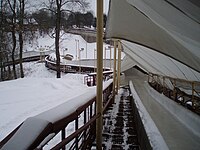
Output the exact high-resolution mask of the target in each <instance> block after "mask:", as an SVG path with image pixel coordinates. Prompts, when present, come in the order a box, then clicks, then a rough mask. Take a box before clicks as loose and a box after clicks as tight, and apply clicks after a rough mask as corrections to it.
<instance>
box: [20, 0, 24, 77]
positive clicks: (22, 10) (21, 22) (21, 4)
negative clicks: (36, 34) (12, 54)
mask: <svg viewBox="0 0 200 150" xmlns="http://www.w3.org/2000/svg"><path fill="white" fill-rule="evenodd" d="M24 8H25V1H24V0H19V65H20V76H21V78H23V77H24V71H23V65H22V54H23V31H24Z"/></svg>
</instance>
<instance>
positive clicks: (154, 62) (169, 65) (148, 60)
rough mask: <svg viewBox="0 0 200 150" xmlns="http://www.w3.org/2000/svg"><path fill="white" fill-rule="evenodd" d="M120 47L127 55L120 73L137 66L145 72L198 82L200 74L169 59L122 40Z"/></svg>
mask: <svg viewBox="0 0 200 150" xmlns="http://www.w3.org/2000/svg"><path fill="white" fill-rule="evenodd" d="M122 46H123V50H124V52H125V53H126V54H127V55H128V57H125V58H124V60H123V61H122V71H125V70H127V69H129V68H131V67H132V66H135V65H138V66H140V67H141V68H143V69H144V70H146V71H147V72H152V73H155V74H160V75H164V76H170V77H173V78H179V79H185V80H190V81H200V73H198V72H197V71H195V70H193V69H191V68H189V67H187V66H186V65H184V64H182V63H180V62H178V61H176V60H174V59H172V58H170V57H167V56H165V55H163V54H161V53H158V52H156V51H152V50H149V49H148V48H146V47H143V46H140V45H136V44H134V43H132V42H128V41H124V40H122ZM129 64H130V65H129ZM124 66H125V67H124ZM128 67H129V68H128Z"/></svg>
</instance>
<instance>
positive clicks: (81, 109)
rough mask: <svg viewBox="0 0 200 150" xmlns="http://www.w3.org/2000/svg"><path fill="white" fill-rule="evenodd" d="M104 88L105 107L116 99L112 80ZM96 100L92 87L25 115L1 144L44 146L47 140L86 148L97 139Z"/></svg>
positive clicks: (4, 147)
mask: <svg viewBox="0 0 200 150" xmlns="http://www.w3.org/2000/svg"><path fill="white" fill-rule="evenodd" d="M103 89H104V91H103V104H104V110H105V109H106V108H105V107H108V106H109V105H110V104H111V103H112V102H113V96H112V80H109V81H107V82H105V84H104V87H103ZM95 103H96V88H89V89H88V92H86V93H85V94H82V95H80V96H78V97H75V98H72V99H71V100H69V101H67V102H65V103H63V104H61V105H58V106H57V107H55V108H52V109H50V110H48V111H45V112H43V113H41V114H39V115H37V116H34V117H30V118H28V119H26V120H25V121H24V122H23V123H22V124H21V125H20V126H19V127H17V128H16V129H15V130H13V132H11V133H10V135H8V136H7V137H6V138H4V140H2V141H1V142H0V148H1V149H2V150H7V149H15V150H17V149H19V150H23V149H24V150H25V149H42V148H43V147H44V146H45V145H47V143H48V146H50V147H51V148H53V149H60V148H62V149H65V148H66V145H67V144H68V145H67V149H75V148H76V149H79V148H83V149H86V148H88V147H90V146H91V144H92V142H93V141H94V139H95V120H96V119H97V118H98V117H99V114H96V107H95V105H96V104H95ZM71 123H73V124H74V126H75V131H73V132H72V133H71V134H69V131H66V129H67V127H68V125H69V124H71ZM66 133H67V134H68V136H66ZM58 136H61V138H59V137H58ZM58 139H59V140H58ZM60 139H61V140H60ZM52 140H55V141H56V144H55V143H54V144H51V141H52ZM49 141H50V142H49ZM55 141H53V142H55ZM69 142H70V144H69Z"/></svg>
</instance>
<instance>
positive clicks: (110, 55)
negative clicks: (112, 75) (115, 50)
mask: <svg viewBox="0 0 200 150" xmlns="http://www.w3.org/2000/svg"><path fill="white" fill-rule="evenodd" d="M111 60H112V48H111V46H110V70H111V67H112V65H111Z"/></svg>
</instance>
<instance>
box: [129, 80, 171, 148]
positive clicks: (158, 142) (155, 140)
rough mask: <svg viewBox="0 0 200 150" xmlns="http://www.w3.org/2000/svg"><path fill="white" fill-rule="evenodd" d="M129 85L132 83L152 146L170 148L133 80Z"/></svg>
mask: <svg viewBox="0 0 200 150" xmlns="http://www.w3.org/2000/svg"><path fill="white" fill-rule="evenodd" d="M129 85H130V89H131V93H132V95H133V98H134V100H135V103H136V107H137V108H138V111H139V114H140V117H141V119H142V122H143V124H144V127H145V130H146V132H147V136H148V137H149V140H150V143H151V146H152V148H153V149H154V150H161V149H162V150H168V149H169V148H168V146H167V145H166V143H165V141H164V139H163V137H162V135H161V134H160V132H159V130H158V128H157V127H156V125H155V123H154V121H153V120H152V119H151V117H150V115H149V113H148V112H147V110H146V109H145V107H144V105H143V104H142V101H141V100H140V98H139V96H138V94H137V92H136V91H135V88H134V86H133V83H132V82H131V81H130V83H129Z"/></svg>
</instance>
